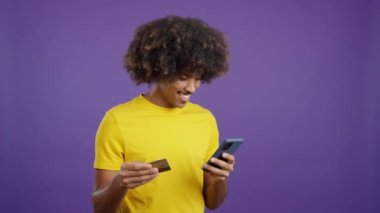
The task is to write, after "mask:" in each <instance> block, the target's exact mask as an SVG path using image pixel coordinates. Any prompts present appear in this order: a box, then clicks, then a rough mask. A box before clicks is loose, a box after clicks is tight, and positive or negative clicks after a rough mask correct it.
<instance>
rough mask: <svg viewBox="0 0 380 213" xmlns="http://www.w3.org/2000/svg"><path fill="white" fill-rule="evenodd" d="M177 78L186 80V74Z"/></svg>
mask: <svg viewBox="0 0 380 213" xmlns="http://www.w3.org/2000/svg"><path fill="white" fill-rule="evenodd" d="M178 80H180V81H186V80H187V76H186V75H181V76H179V78H178Z"/></svg>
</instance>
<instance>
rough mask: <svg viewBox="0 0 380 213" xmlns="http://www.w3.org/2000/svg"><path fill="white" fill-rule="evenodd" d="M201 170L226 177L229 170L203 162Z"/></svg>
mask: <svg viewBox="0 0 380 213" xmlns="http://www.w3.org/2000/svg"><path fill="white" fill-rule="evenodd" d="M202 169H203V170H205V171H207V172H210V173H211V174H212V175H215V176H220V177H225V178H227V177H228V176H229V175H230V172H229V171H227V170H222V169H218V168H216V167H213V166H210V165H208V164H204V165H203V167H202Z"/></svg>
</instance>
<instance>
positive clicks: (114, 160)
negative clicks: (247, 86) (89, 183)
mask: <svg viewBox="0 0 380 213" xmlns="http://www.w3.org/2000/svg"><path fill="white" fill-rule="evenodd" d="M125 68H126V70H127V72H128V73H129V74H130V76H131V78H132V79H133V80H134V81H135V82H136V84H141V83H147V84H149V85H151V87H150V90H149V91H147V92H146V93H143V94H141V95H139V96H137V97H135V98H134V99H132V100H130V101H128V102H126V103H122V104H119V105H117V106H115V107H113V108H111V109H110V110H108V111H107V113H106V114H105V116H104V118H103V120H102V122H101V123H100V125H99V128H98V132H97V135H96V144H95V161H94V168H95V183H94V191H93V194H92V200H93V207H94V212H107V213H110V212H148V213H155V212H157V213H162V212H165V213H174V212H181V213H187V212H188V213H200V212H204V208H205V206H206V207H207V208H209V209H216V208H218V207H219V206H220V205H221V204H222V203H223V200H224V199H225V197H226V195H227V192H228V182H227V181H228V176H229V175H230V173H231V172H232V171H233V166H234V163H235V158H234V156H232V155H229V154H227V153H225V154H224V155H223V157H224V158H225V161H222V160H218V159H212V162H213V163H214V164H216V165H217V166H218V167H219V168H216V167H213V166H210V165H208V164H207V163H206V162H207V161H208V159H209V158H210V157H211V156H212V154H213V152H214V151H215V150H216V149H217V147H218V144H219V143H218V141H219V132H218V128H217V123H216V120H215V118H214V116H213V115H212V113H211V112H210V111H209V110H207V109H205V108H203V107H201V106H200V105H197V104H194V103H191V102H190V98H191V96H192V95H193V94H195V93H196V91H197V89H198V88H199V87H200V86H201V84H202V83H210V82H211V81H212V80H213V79H215V78H217V77H219V76H222V75H223V74H225V73H227V71H228V47H227V43H226V41H225V38H224V35H223V33H222V32H220V31H218V30H216V29H214V28H211V27H210V26H208V25H207V24H206V23H204V22H203V21H201V20H199V19H195V18H182V17H178V16H167V17H164V18H160V19H156V20H153V21H150V22H148V23H146V24H144V25H142V26H140V27H139V28H137V30H136V32H135V35H134V39H133V40H132V42H131V43H130V46H129V48H128V51H127V53H126V55H125ZM158 160H159V161H158ZM153 162H154V163H153ZM157 162H159V163H157ZM157 165H159V166H157Z"/></svg>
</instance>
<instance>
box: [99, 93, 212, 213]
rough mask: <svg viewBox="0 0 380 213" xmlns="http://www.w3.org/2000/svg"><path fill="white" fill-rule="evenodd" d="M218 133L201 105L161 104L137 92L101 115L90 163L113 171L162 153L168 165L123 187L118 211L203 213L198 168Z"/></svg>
mask: <svg viewBox="0 0 380 213" xmlns="http://www.w3.org/2000/svg"><path fill="white" fill-rule="evenodd" d="M218 137H219V134H218V128H217V124H216V121H215V118H214V116H213V115H212V114H211V112H210V111H208V110H206V109H204V108H202V107H201V106H199V105H196V104H193V103H188V104H187V105H186V106H185V107H184V108H163V107H160V106H157V105H155V104H153V103H151V102H149V101H148V100H146V99H145V98H144V97H143V96H141V95H140V96H138V97H136V98H134V99H133V100H131V101H130V102H127V103H124V104H120V105H118V106H115V107H113V108H112V109H110V110H109V111H108V112H107V113H106V115H105V116H104V118H103V120H102V122H101V124H100V126H99V129H98V132H97V135H96V145H95V161H94V168H97V169H106V170H119V169H120V166H121V164H122V163H123V162H131V161H139V162H151V161H155V160H159V159H163V158H166V159H167V160H168V162H169V164H170V167H171V170H170V171H167V172H163V173H160V175H159V176H158V177H157V178H155V179H154V180H153V181H151V182H149V183H147V184H144V185H142V186H139V187H137V188H135V189H129V190H128V192H127V194H126V196H125V198H124V200H123V203H122V205H121V209H120V212H133V213H135V212H146V213H156V212H157V213H200V212H204V200H203V195H202V188H203V171H202V169H201V167H202V165H203V164H204V163H205V162H206V161H207V160H208V159H209V158H210V157H211V155H212V154H213V152H214V151H215V150H216V149H217V147H218V141H219V138H218Z"/></svg>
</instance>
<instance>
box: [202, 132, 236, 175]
mask: <svg viewBox="0 0 380 213" xmlns="http://www.w3.org/2000/svg"><path fill="white" fill-rule="evenodd" d="M243 141H244V140H243V139H242V138H228V139H225V140H224V141H223V143H222V145H221V146H219V148H218V149H217V150H216V151H215V153H214V154H213V155H212V157H211V158H218V159H220V160H223V161H226V159H224V158H223V157H222V155H223V153H225V152H226V153H228V154H231V155H232V154H234V153H235V151H236V150H237V149H238V148H239V146H240V144H242V143H243ZM211 158H210V159H211ZM207 164H209V165H211V166H213V167H216V168H219V169H220V167H219V166H218V165H216V164H214V163H212V162H210V160H209V161H208V162H207Z"/></svg>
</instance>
